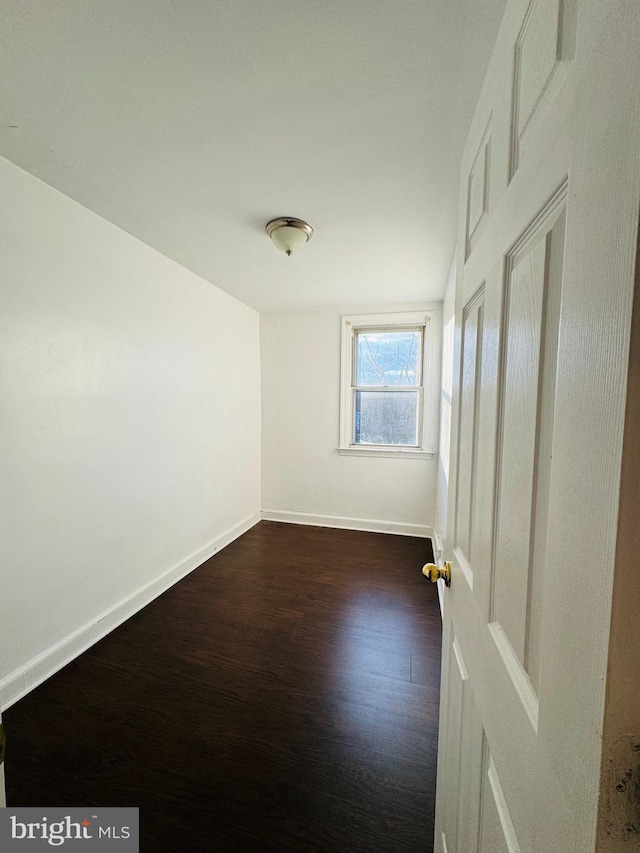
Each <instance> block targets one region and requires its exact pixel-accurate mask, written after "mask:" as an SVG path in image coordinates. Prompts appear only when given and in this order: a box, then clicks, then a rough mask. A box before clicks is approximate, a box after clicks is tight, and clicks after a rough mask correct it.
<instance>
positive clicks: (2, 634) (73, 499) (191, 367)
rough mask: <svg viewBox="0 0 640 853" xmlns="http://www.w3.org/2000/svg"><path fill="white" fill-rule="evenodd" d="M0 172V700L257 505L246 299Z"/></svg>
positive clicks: (256, 397) (254, 369) (256, 405)
mask: <svg viewBox="0 0 640 853" xmlns="http://www.w3.org/2000/svg"><path fill="white" fill-rule="evenodd" d="M0 187H1V191H0V299H1V308H0V347H1V352H2V365H3V367H2V376H1V384H0V388H1V392H0V393H1V398H0V447H1V450H0V454H1V455H0V501H1V502H2V506H1V507H0V510H1V511H0V516H1V519H0V525H1V527H0V539H1V541H2V566H1V569H0V572H1V574H0V578H1V582H2V586H1V590H2V594H1V595H0V707H1V706H2V705H4V706H5V707H6V705H7V704H8V703H9V702H11V701H14V700H15V698H17V696H18V695H19V694H20V693H21V692H25V691H26V690H28V689H29V686H30V685H31V684H33V682H34V681H37V680H39V679H40V678H41V677H44V676H45V675H47V674H49V672H50V670H51V667H53V666H54V665H60V663H61V662H64V661H63V659H64V658H65V655H67V652H69V653H71V651H73V650H74V649H75V651H76V653H77V651H78V650H80V649H81V648H82V646H83V644H84V645H86V642H85V641H91V639H92V638H93V639H95V636H96V631H98V632H99V630H103V628H104V630H106V628H108V627H109V625H110V623H113V613H114V612H117V613H119V614H120V616H123V617H124V616H126V615H128V612H129V611H131V608H133V609H134V610H135V609H136V607H135V606H134V605H138V606H139V605H140V604H141V603H144V599H145V597H146V599H148V598H149V597H150V596H153V595H154V594H156V593H157V592H158V591H159V586H158V584H159V583H160V584H161V582H165V585H166V583H168V582H170V581H171V580H175V579H176V578H177V576H179V575H180V574H183V573H184V572H185V571H187V570H189V569H190V568H194V567H195V565H197V564H198V562H199V561H201V560H203V559H205V558H206V557H208V556H209V555H210V553H212V551H213V550H214V549H216V548H218V547H221V545H223V544H225V542H226V541H229V540H230V539H231V538H233V536H235V535H237V533H238V532H240V531H242V530H243V529H245V528H246V527H247V526H248V525H250V524H252V523H254V522H255V521H256V520H257V518H258V517H259V510H260V368H259V318H258V314H257V313H256V312H255V311H254V310H252V309H250V308H248V307H246V306H245V305H243V304H241V303H240V302H238V301H237V300H235V299H233V298H232V297H230V296H229V295H227V294H226V293H224V292H222V291H220V290H218V289H217V288H215V287H214V286H212V285H211V284H209V283H207V282H205V281H203V280H202V279H200V278H198V277H197V276H196V275H194V274H192V273H190V272H188V271H187V270H185V269H184V268H182V267H180V266H179V265H177V264H176V263H174V262H172V261H170V260H168V259H167V258H166V257H164V256H163V255H160V254H159V253H158V252H156V251H154V250H152V249H150V248H149V247H148V246H146V245H144V244H143V243H141V242H139V241H138V240H136V239H134V238H133V237H131V236H129V235H128V234H126V233H125V232H123V231H121V230H119V229H118V228H116V227H115V226H113V225H111V224H110V223H108V222H106V221H105V220H103V219H101V218H99V217H98V216H96V215H95V214H93V213H91V212H89V211H88V210H86V209H85V208H83V207H81V206H80V205H79V204H77V203H76V202H74V201H72V200H70V199H69V198H67V197H66V196H63V195H61V194H60V193H59V192H57V191H56V190H53V189H52V188H51V187H49V186H47V185H46V184H44V183H42V182H40V181H39V180H37V179H35V178H33V177H31V176H30V175H28V174H26V173H25V172H23V171H21V170H20V169H18V168H17V167H16V166H14V165H13V164H11V163H9V162H8V161H6V160H2V159H0ZM166 572H169V574H168V575H167V576H166V577H165V578H164V581H159V580H158V578H159V577H160V576H162V575H163V574H164V573H166ZM141 590H142V592H140V591H141ZM136 593H139V595H138V597H137V598H136V599H135V600H134V599H131V596H134V595H135V594H136ZM130 599H131V600H130ZM118 605H121V606H120V609H119V610H117V606H118ZM114 608H116V611H114ZM109 613H111V616H109V617H108V618H105V619H104V620H103V622H101V623H100V625H101V627H100V628H99V629H98V628H96V627H95V623H96V621H97V620H98V619H99V618H101V617H102V616H104V615H105V614H109ZM92 625H93V626H94V627H93V628H91V627H90V626H92ZM105 626H106V628H105ZM83 629H86V630H83ZM92 631H93V633H92ZM103 632H104V631H103ZM65 641H66V645H65ZM57 644H58V645H57ZM43 655H44V658H42V659H40V656H43ZM47 655H49V657H47ZM67 657H68V655H67Z"/></svg>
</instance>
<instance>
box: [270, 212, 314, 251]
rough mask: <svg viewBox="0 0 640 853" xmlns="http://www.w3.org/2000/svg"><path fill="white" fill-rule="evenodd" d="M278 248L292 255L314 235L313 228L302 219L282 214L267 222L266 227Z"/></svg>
mask: <svg viewBox="0 0 640 853" xmlns="http://www.w3.org/2000/svg"><path fill="white" fill-rule="evenodd" d="M264 230H265V231H266V232H267V234H268V235H269V237H271V240H272V242H273V245H274V246H275V247H276V249H280V250H281V251H282V252H285V253H286V255H287V256H289V255H291V253H292V252H293V250H294V249H299V248H301V247H302V246H304V244H305V243H306V242H307V241H309V240H310V239H311V238H312V237H313V228H312V227H311V226H310V225H309V224H308V223H307V222H303V221H302V219H295V218H294V217H293V216H280V217H279V218H278V219H272V220H271V222H267V224H266V225H265V229H264Z"/></svg>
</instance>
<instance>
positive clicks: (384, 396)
mask: <svg viewBox="0 0 640 853" xmlns="http://www.w3.org/2000/svg"><path fill="white" fill-rule="evenodd" d="M355 397H356V399H355V431H354V443H355V444H402V445H410V446H412V447H416V446H417V445H418V391H356V392H355Z"/></svg>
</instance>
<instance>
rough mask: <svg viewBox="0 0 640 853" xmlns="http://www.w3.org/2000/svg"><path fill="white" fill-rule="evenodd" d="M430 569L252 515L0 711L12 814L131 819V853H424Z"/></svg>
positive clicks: (375, 546) (347, 539)
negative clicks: (425, 572) (83, 812)
mask: <svg viewBox="0 0 640 853" xmlns="http://www.w3.org/2000/svg"><path fill="white" fill-rule="evenodd" d="M431 558H432V555H431V549H430V543H429V541H428V540H425V539H416V538H409V537H401V536H389V535H383V534H377V533H360V532H354V531H346V530H332V529H326V528H319V527H302V526H297V525H288V524H277V523H273V522H264V521H263V522H261V523H260V524H259V525H257V526H256V527H254V528H253V529H252V530H250V531H249V532H248V533H246V534H245V535H244V536H242V537H241V538H240V539H238V540H236V541H235V542H234V543H233V544H231V545H230V546H229V547H228V548H226V549H224V551H222V552H221V553H219V554H217V555H216V556H214V557H212V558H211V559H210V560H208V561H207V562H206V563H204V565H202V566H201V567H200V568H199V569H198V570H196V571H195V572H193V573H192V574H191V575H189V576H188V577H187V578H185V579H184V580H183V581H181V582H180V583H179V584H177V585H176V586H174V587H173V588H172V589H171V590H169V591H168V592H166V593H165V594H164V595H162V596H161V597H160V598H158V599H157V600H156V601H154V602H153V603H152V604H150V605H149V606H148V607H146V608H145V609H144V610H143V611H141V612H140V613H138V614H137V615H136V616H134V617H133V618H131V619H130V620H129V621H128V622H126V623H125V624H124V625H123V626H122V627H120V628H119V629H117V630H116V631H114V632H113V633H112V634H110V635H109V636H108V637H106V638H105V639H104V640H102V641H101V642H100V643H98V644H97V645H96V646H94V647H93V648H92V649H90V650H89V651H87V652H85V654H83V655H82V656H81V657H80V658H78V659H77V660H75V661H74V662H72V663H71V664H69V665H68V666H66V667H65V668H64V669H63V670H61V671H60V672H59V673H57V674H56V675H55V676H53V677H52V678H50V679H49V680H48V681H47V682H46V683H45V684H43V685H41V686H40V687H38V688H37V689H36V690H34V691H33V692H32V693H30V694H29V695H28V696H26V697H25V698H24V699H22V700H21V701H20V702H18V703H17V704H16V705H14V706H13V707H12V708H10V709H9V710H8V711H7V712H6V714H5V715H4V720H3V721H4V723H5V724H6V729H7V736H8V752H7V760H6V774H7V798H8V802H9V805H15V806H18V805H21V806H22V805H24V806H31V805H34V806H35V805H38V806H39V805H50V806H54V805H56V806H57V805H69V806H70V805H87V806H88V805H104V806H111V805H131V806H139V807H140V821H141V845H140V849H141V851H142V853H180V852H181V851H189V853H199V852H200V851H202V853H205V851H207V853H208V851H225V853H226V851H230V852H231V851H253V850H255V851H266V850H283V851H284V850H294V851H349V853H359V852H360V851H362V853H378V851H380V853H382V851H393V853H400V851H410V853H417V851H420V853H427V851H432V849H433V848H432V839H433V812H434V792H435V770H436V746H437V727H438V693H439V679H440V616H439V611H438V603H437V595H436V589H435V587H434V586H432V585H431V584H430V583H429V582H428V581H426V579H425V578H423V577H422V576H421V574H420V569H421V566H422V564H423V563H424V562H425V561H426V560H428V559H431Z"/></svg>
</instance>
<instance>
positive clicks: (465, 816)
mask: <svg viewBox="0 0 640 853" xmlns="http://www.w3.org/2000/svg"><path fill="white" fill-rule="evenodd" d="M447 657H448V661H449V666H448V672H447V676H448V683H449V695H448V699H447V701H448V705H447V715H446V720H445V726H446V729H445V732H446V744H447V752H448V753H449V754H452V755H455V756H456V760H455V761H454V762H452V764H451V765H450V766H449V767H448V768H447V773H446V775H445V778H444V789H445V792H446V793H445V797H446V802H447V806H448V807H447V818H446V821H445V826H444V832H443V833H442V835H441V837H440V848H441V850H442V851H445V850H450V851H458V850H475V849H477V844H478V831H479V820H480V815H479V808H475V809H474V808H473V807H471V808H470V807H469V805H468V804H469V803H476V804H479V802H480V798H479V788H480V783H481V773H482V726H481V724H480V718H479V715H478V712H477V710H476V705H475V700H474V696H473V690H472V687H471V682H470V680H469V673H468V671H467V667H466V664H465V661H464V660H463V658H462V652H461V649H460V645H459V643H458V640H457V639H456V637H455V636H453V640H452V643H451V647H450V648H449V653H448V656H447Z"/></svg>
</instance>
